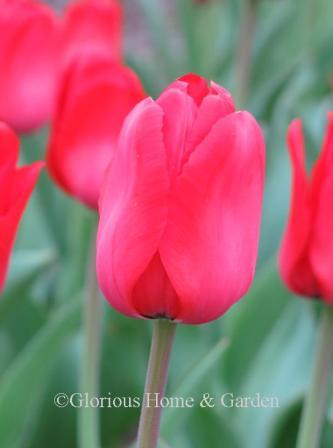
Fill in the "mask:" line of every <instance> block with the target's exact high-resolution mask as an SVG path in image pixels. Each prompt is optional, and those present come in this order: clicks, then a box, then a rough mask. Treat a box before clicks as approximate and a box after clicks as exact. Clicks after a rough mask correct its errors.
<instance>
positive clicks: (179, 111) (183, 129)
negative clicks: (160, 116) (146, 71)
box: [156, 88, 197, 179]
mask: <svg viewBox="0 0 333 448" xmlns="http://www.w3.org/2000/svg"><path fill="white" fill-rule="evenodd" d="M156 103H157V104H158V105H159V106H161V108H162V109H163V112H164V120H163V135H164V145H165V149H166V152H167V159H168V167H169V174H170V178H171V179H173V178H175V177H176V176H177V175H178V174H179V172H180V171H181V167H182V164H183V157H184V150H185V142H186V140H187V139H188V135H189V133H190V131H191V129H192V126H193V122H194V119H195V115H196V112H197V106H196V104H195V103H194V101H193V99H192V98H191V97H190V96H189V95H187V94H186V93H184V92H182V91H181V90H178V89H173V88H170V89H167V90H166V91H165V92H164V93H163V94H162V95H161V96H160V97H159V99H158V100H157V101H156ZM175 117H177V119H175Z"/></svg>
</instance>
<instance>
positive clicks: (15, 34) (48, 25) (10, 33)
mask: <svg viewBox="0 0 333 448" xmlns="http://www.w3.org/2000/svg"><path fill="white" fill-rule="evenodd" d="M0 30H1V39H0V98H1V101H0V120H4V121H6V122H8V123H10V125H11V126H13V127H14V128H15V129H16V130H17V131H19V132H26V131H31V130H34V129H35V128H37V127H38V126H40V125H41V124H43V123H45V122H46V121H47V120H48V119H49V117H50V115H51V112H52V110H53V104H54V95H55V86H56V76H55V74H56V67H57V51H58V37H59V36H58V32H59V28H58V24H57V21H56V18H55V15H54V13H53V12H52V9H51V8H49V7H48V6H46V5H43V4H42V3H38V2H36V1H33V0H0Z"/></svg>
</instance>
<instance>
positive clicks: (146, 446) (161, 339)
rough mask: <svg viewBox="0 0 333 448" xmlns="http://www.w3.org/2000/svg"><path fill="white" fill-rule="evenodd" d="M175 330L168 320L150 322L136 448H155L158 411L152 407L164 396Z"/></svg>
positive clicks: (158, 408) (157, 408) (157, 433)
mask: <svg viewBox="0 0 333 448" xmlns="http://www.w3.org/2000/svg"><path fill="white" fill-rule="evenodd" d="M175 330H176V325H175V324H174V323H173V322H171V321H169V320H165V319H157V320H156V321H155V322H154V329H153V336H152V343H151V349H150V355H149V362H148V370H147V377H146V384H145V392H144V398H143V403H142V408H141V416H140V423H139V431H138V448H155V447H156V446H157V442H158V437H159V431H160V421H161V411H162V408H161V407H160V406H157V405H156V402H155V398H156V397H159V399H161V398H162V397H163V396H164V392H165V385H166V381H167V376H168V368H169V360H170V353H171V347H172V342H173V339H174V335H175ZM155 394H158V395H155Z"/></svg>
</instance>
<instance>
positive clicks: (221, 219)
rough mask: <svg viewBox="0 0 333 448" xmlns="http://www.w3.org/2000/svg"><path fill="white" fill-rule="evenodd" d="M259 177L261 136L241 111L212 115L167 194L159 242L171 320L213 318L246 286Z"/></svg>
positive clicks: (253, 244)
mask: <svg viewBox="0 0 333 448" xmlns="http://www.w3.org/2000/svg"><path fill="white" fill-rule="evenodd" d="M263 177H264V142H263V137H262V134H261V131H260V128H259V126H258V125H257V123H256V121H255V120H254V118H253V117H252V116H251V115H250V114H248V113H247V112H238V113H233V114H231V115H228V116H227V117H225V118H222V119H221V120H219V121H218V122H217V123H216V124H215V125H214V126H213V128H212V130H211V132H210V133H209V134H208V136H207V137H206V138H205V139H204V141H203V142H202V143H201V144H200V145H199V146H198V147H197V148H196V150H195V151H194V152H193V153H192V154H191V157H190V159H189V161H188V163H186V164H185V166H184V168H183V172H182V174H181V176H180V177H179V178H178V181H177V183H176V184H175V186H174V188H173V190H172V192H171V197H170V206H169V216H168V225H167V227H166V231H165V233H164V235H163V239H162V240H161V243H160V246H159V248H160V255H161V260H162V263H163V265H164V267H165V270H166V272H167V274H168V276H169V278H170V281H171V283H172V284H173V286H174V289H175V290H176V292H177V295H178V297H179V300H180V311H179V314H178V315H177V316H176V319H177V320H179V321H181V322H185V323H193V324H195V323H204V322H207V321H209V320H212V319H215V318H217V317H219V316H220V315H221V314H223V313H224V312H225V311H226V310H227V309H228V308H229V307H230V306H231V305H232V304H233V303H234V302H235V301H237V300H238V299H239V298H240V297H241V296H242V295H243V294H244V293H245V292H246V291H247V289H248V288H249V286H250V283H251V280H252V278H253V275H254V269H255V262H256V256H257V246H258V239H259V226H260V215H261V204H262V193H263Z"/></svg>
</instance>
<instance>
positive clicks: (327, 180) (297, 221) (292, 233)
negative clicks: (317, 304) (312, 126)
mask: <svg viewBox="0 0 333 448" xmlns="http://www.w3.org/2000/svg"><path fill="white" fill-rule="evenodd" d="M287 141H288V147H289V153H290V158H291V165H292V172H293V181H292V199H291V207H290V214H289V220H288V224H287V228H286V231H285V235H284V238H283V241H282V246H281V251H280V256H279V267H280V272H281V276H282V278H283V280H284V282H285V283H286V285H287V286H288V287H289V288H290V289H291V290H292V291H293V292H295V293H296V294H300V295H303V296H308V297H314V298H315V297H319V298H322V299H324V300H325V301H327V302H329V303H330V304H333V277H332V272H333V238H332V229H333V206H332V204H333V202H332V201H333V199H332V198H333V113H332V112H330V113H329V115H328V128H327V133H326V137H325V141H324V144H323V148H322V152H321V154H320V157H319V159H318V160H317V162H316V164H315V166H314V168H313V170H312V174H311V176H308V174H307V172H306V166H305V148H304V146H305V145H304V137H303V131H302V123H301V120H299V119H298V120H294V121H293V122H292V123H291V125H290V127H289V130H288V136H287Z"/></svg>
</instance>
